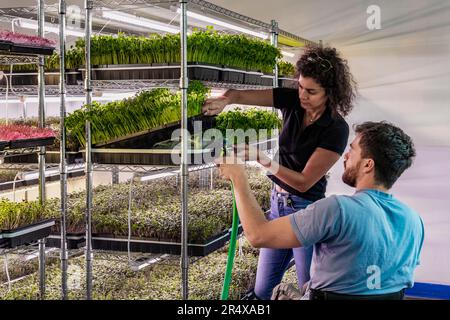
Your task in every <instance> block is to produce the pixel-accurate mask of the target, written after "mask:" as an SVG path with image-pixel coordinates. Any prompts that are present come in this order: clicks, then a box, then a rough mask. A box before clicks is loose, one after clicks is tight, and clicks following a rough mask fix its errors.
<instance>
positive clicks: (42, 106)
mask: <svg viewBox="0 0 450 320" xmlns="http://www.w3.org/2000/svg"><path fill="white" fill-rule="evenodd" d="M37 6H38V11H37V15H38V16H37V20H38V36H39V37H44V22H45V9H44V6H45V4H44V0H38V3H37ZM44 63H45V60H44V56H43V55H40V56H39V63H38V87H39V89H38V96H39V107H38V108H39V123H38V127H39V128H44V127H45V78H44ZM38 161H39V203H40V205H41V206H43V205H44V202H45V146H41V147H39V160H38ZM38 244H39V293H40V298H41V299H44V297H45V238H44V239H39V240H38Z"/></svg>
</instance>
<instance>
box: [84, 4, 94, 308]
mask: <svg viewBox="0 0 450 320" xmlns="http://www.w3.org/2000/svg"><path fill="white" fill-rule="evenodd" d="M92 7H93V2H92V0H85V10H86V17H85V30H86V38H85V43H86V47H85V54H86V55H85V68H86V77H85V83H84V88H85V92H86V104H87V105H88V110H89V109H90V107H89V106H90V104H91V102H92V87H91V33H92V20H91V17H92ZM85 174H86V300H91V299H92V230H91V225H92V224H91V218H92V178H93V177H92V152H91V123H90V121H89V120H86V168H85Z"/></svg>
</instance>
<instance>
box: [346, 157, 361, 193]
mask: <svg viewBox="0 0 450 320" xmlns="http://www.w3.org/2000/svg"><path fill="white" fill-rule="evenodd" d="M360 165H361V163H360V162H358V163H357V164H356V165H355V166H354V167H353V168H345V171H344V173H343V174H342V181H343V182H344V183H345V184H347V185H349V186H350V187H353V188H355V187H356V179H357V178H358V177H357V176H358V171H359V167H360Z"/></svg>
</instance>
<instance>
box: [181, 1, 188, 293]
mask: <svg viewBox="0 0 450 320" xmlns="http://www.w3.org/2000/svg"><path fill="white" fill-rule="evenodd" d="M180 5H181V25H180V27H181V30H180V31H181V78H180V90H181V145H182V149H181V168H180V171H181V206H182V207H181V215H182V216H181V280H182V298H183V300H187V299H188V268H189V257H188V247H187V240H188V197H187V195H188V174H189V171H188V167H187V156H188V155H187V149H188V138H189V137H188V136H187V88H188V77H187V13H186V11H187V1H186V0H180Z"/></svg>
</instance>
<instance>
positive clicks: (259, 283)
mask: <svg viewBox="0 0 450 320" xmlns="http://www.w3.org/2000/svg"><path fill="white" fill-rule="evenodd" d="M311 203H313V201H310V200H306V199H304V198H301V197H299V196H295V195H291V194H289V193H282V192H277V191H275V190H272V195H271V208H270V214H269V216H268V217H267V218H268V219H269V220H274V219H276V218H279V217H283V216H286V215H289V214H291V213H293V212H296V211H299V210H301V209H304V208H306V207H307V206H308V205H309V204H311ZM312 253H313V247H312V246H311V247H308V248H303V247H299V248H293V249H269V248H261V250H260V252H259V260H258V269H257V271H256V283H255V289H254V291H255V295H256V297H257V298H258V299H261V300H269V299H270V297H271V296H272V290H273V289H274V288H275V286H276V285H278V284H279V283H280V282H281V279H282V278H283V275H284V273H285V272H286V268H287V266H288V264H289V262H290V261H291V259H292V256H294V259H295V267H296V270H297V279H298V286H299V288H302V287H303V284H304V283H306V282H307V281H309V279H310V276H309V268H310V266H311V260H312Z"/></svg>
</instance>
